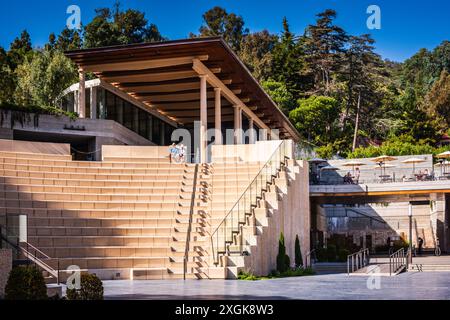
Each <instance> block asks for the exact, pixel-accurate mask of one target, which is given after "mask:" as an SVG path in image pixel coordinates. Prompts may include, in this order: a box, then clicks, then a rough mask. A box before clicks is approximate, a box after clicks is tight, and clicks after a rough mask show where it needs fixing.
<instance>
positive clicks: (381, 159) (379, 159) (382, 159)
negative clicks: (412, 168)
mask: <svg viewBox="0 0 450 320" xmlns="http://www.w3.org/2000/svg"><path fill="white" fill-rule="evenodd" d="M394 160H397V158H396V157H392V156H386V155H383V156H379V157H376V158H373V159H372V160H370V161H373V162H387V161H394Z"/></svg>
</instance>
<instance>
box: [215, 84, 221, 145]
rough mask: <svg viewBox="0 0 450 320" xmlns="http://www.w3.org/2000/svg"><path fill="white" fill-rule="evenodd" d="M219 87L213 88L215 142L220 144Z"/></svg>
mask: <svg viewBox="0 0 450 320" xmlns="http://www.w3.org/2000/svg"><path fill="white" fill-rule="evenodd" d="M221 91H222V90H221V89H220V88H214V93H215V104H214V106H215V109H214V111H215V122H216V123H215V130H216V136H215V138H216V140H215V142H216V144H222V143H223V142H222V104H221V103H222V101H221V99H222V95H221Z"/></svg>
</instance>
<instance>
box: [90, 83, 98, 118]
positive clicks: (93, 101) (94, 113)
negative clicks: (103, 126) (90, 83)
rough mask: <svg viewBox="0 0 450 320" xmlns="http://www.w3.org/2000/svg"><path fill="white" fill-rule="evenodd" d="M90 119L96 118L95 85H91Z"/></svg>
mask: <svg viewBox="0 0 450 320" xmlns="http://www.w3.org/2000/svg"><path fill="white" fill-rule="evenodd" d="M91 119H97V87H91Z"/></svg>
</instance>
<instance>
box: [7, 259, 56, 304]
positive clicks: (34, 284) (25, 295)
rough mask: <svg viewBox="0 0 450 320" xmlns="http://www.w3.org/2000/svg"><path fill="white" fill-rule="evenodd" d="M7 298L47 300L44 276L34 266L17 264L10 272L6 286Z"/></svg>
mask: <svg viewBox="0 0 450 320" xmlns="http://www.w3.org/2000/svg"><path fill="white" fill-rule="evenodd" d="M5 299H6V300H46V299H48V297H47V286H46V285H45V280H44V276H43V275H42V272H40V271H39V270H38V269H37V268H35V267H34V266H27V267H24V266H16V267H14V268H13V269H12V270H11V272H10V273H9V277H8V282H7V283H6V287H5Z"/></svg>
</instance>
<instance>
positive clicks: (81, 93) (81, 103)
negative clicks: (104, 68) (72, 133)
mask: <svg viewBox="0 0 450 320" xmlns="http://www.w3.org/2000/svg"><path fill="white" fill-rule="evenodd" d="M78 74H79V77H80V87H79V90H78V115H79V116H80V118H86V75H85V73H84V70H83V69H81V68H80V69H79V70H78Z"/></svg>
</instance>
